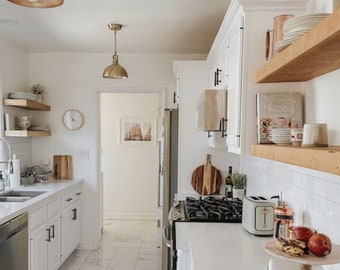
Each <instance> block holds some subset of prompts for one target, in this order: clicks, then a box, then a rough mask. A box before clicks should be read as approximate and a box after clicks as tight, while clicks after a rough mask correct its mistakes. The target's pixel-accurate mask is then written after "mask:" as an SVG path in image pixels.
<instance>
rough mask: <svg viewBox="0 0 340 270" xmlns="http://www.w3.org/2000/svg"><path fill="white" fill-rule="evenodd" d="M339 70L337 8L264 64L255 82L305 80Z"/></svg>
mask: <svg viewBox="0 0 340 270" xmlns="http://www.w3.org/2000/svg"><path fill="white" fill-rule="evenodd" d="M338 68H340V8H338V9H337V10H335V11H334V12H333V13H332V14H331V15H329V16H327V17H326V18H325V19H324V20H322V21H321V22H319V23H318V24H317V25H315V26H314V27H313V28H312V29H311V30H310V31H309V32H307V33H306V34H305V35H303V36H302V37H301V38H300V39H298V40H297V41H295V42H294V43H292V44H291V45H290V46H288V47H287V48H286V49H284V50H283V51H282V52H280V53H279V54H277V55H276V56H275V57H273V58H272V59H271V60H270V61H268V62H267V63H266V64H264V65H263V66H262V67H261V68H260V69H259V70H258V71H257V73H256V76H255V81H256V83H271V82H298V81H308V80H310V79H313V78H315V77H318V76H320V75H322V74H325V73H328V72H330V71H333V70H336V69H338Z"/></svg>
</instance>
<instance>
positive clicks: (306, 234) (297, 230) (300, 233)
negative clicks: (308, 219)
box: [292, 226, 315, 243]
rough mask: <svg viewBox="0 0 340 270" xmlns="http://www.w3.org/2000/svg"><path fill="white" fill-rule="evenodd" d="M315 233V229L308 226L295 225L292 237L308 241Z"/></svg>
mask: <svg viewBox="0 0 340 270" xmlns="http://www.w3.org/2000/svg"><path fill="white" fill-rule="evenodd" d="M314 233H315V230H313V229H311V228H308V227H303V226H301V227H293V228H292V238H293V239H296V240H300V241H303V242H306V243H308V240H309V238H311V236H312V235H313V234H314Z"/></svg>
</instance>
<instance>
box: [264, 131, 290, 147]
mask: <svg viewBox="0 0 340 270" xmlns="http://www.w3.org/2000/svg"><path fill="white" fill-rule="evenodd" d="M269 138H271V141H272V142H273V143H276V144H291V141H290V128H272V129H269Z"/></svg>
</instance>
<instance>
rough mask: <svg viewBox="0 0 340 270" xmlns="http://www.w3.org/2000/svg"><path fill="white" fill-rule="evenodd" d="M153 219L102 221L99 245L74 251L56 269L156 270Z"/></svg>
mask: <svg viewBox="0 0 340 270" xmlns="http://www.w3.org/2000/svg"><path fill="white" fill-rule="evenodd" d="M156 237H157V227H156V221H151V220H121V219H119V220H118V219H114V220H113V219H110V220H105V221H104V230H103V233H102V239H101V242H100V248H99V249H98V250H93V251H87V250H86V251H85V250H75V251H74V252H73V253H72V254H71V256H70V257H69V258H68V259H67V260H66V261H65V262H64V264H63V265H62V266H61V267H60V268H59V270H103V269H105V270H106V269H107V270H160V269H161V249H160V248H157V244H156Z"/></svg>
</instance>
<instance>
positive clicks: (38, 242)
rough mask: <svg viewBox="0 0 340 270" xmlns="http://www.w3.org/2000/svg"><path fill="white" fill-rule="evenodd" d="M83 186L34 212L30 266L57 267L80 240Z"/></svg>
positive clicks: (40, 269) (34, 268) (52, 269)
mask: <svg viewBox="0 0 340 270" xmlns="http://www.w3.org/2000/svg"><path fill="white" fill-rule="evenodd" d="M80 198H81V187H79V188H78V187H77V188H75V189H74V190H73V191H71V192H68V193H67V194H66V195H61V197H60V196H59V197H58V198H57V199H54V200H52V201H50V202H49V203H47V205H46V206H43V207H41V208H39V209H38V210H35V211H33V212H31V213H30V220H29V239H30V244H29V245H30V246H29V252H30V255H29V258H30V259H29V261H30V263H29V265H30V268H29V269H30V270H57V269H58V268H59V267H60V266H61V264H62V263H63V262H64V261H65V260H66V259H67V257H68V256H69V255H70V254H71V253H72V252H73V250H74V249H75V248H76V247H77V246H78V245H79V243H80V203H81V201H80Z"/></svg>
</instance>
